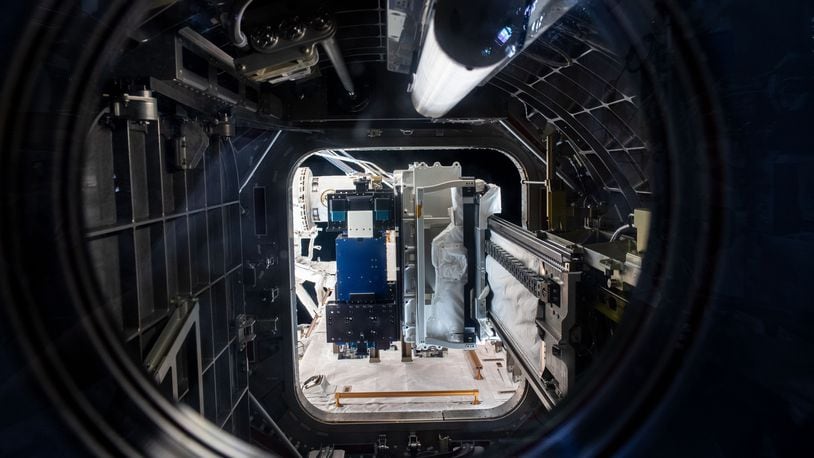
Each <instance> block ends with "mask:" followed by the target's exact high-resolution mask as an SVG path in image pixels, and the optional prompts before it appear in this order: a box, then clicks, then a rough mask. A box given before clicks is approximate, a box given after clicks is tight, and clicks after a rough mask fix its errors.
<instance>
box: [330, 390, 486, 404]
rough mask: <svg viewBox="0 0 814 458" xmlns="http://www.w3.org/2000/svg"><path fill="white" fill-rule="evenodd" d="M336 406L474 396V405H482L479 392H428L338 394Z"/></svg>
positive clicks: (351, 392)
mask: <svg viewBox="0 0 814 458" xmlns="http://www.w3.org/2000/svg"><path fill="white" fill-rule="evenodd" d="M334 394H335V396H336V406H337V407H342V404H341V403H340V402H339V401H340V399H342V398H344V399H362V398H427V397H446V396H472V405H478V404H480V400H479V399H478V395H479V394H480V391H478V390H427V391H358V392H353V391H350V392H347V393H342V392H336V393H334Z"/></svg>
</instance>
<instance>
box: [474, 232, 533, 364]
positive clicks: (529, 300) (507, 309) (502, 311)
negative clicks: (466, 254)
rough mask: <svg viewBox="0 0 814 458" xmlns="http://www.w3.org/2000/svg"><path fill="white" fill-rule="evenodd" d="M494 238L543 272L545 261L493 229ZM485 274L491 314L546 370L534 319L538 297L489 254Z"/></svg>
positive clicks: (528, 354) (530, 357)
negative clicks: (489, 291) (489, 292)
mask: <svg viewBox="0 0 814 458" xmlns="http://www.w3.org/2000/svg"><path fill="white" fill-rule="evenodd" d="M491 240H492V242H494V243H495V244H497V245H498V246H500V247H501V248H503V249H504V250H506V251H507V252H508V253H509V254H511V255H512V256H514V257H515V258H517V259H519V260H520V261H522V262H523V263H524V264H525V265H526V266H527V267H529V268H530V269H532V270H534V271H535V272H542V269H543V266H542V263H541V262H540V261H539V260H538V259H537V258H534V257H533V256H530V255H529V254H528V253H526V252H525V251H523V250H522V249H521V248H519V247H518V246H517V245H515V244H513V243H511V242H509V241H508V240H506V239H504V238H502V237H500V236H499V235H497V234H495V233H494V232H492V235H491ZM486 275H487V280H488V282H489V287H490V288H491V289H492V294H493V295H492V303H491V304H492V305H491V307H492V308H491V310H492V314H494V315H495V317H497V319H498V320H500V322H501V323H502V324H503V326H504V329H505V331H506V332H507V333H509V334H510V337H511V338H512V340H514V342H515V343H517V344H518V345H519V346H520V351H522V352H523V354H524V355H525V356H526V359H528V360H529V361H530V362H531V363H532V364H533V365H534V366H535V368H536V369H537V371H538V373H542V371H543V363H542V361H541V357H540V355H541V351H542V346H543V341H542V340H541V339H540V335H539V334H538V332H537V325H536V324H535V323H534V319H535V318H536V317H537V304H538V299H537V297H536V296H534V295H533V294H532V293H531V292H530V291H529V290H528V289H526V287H525V286H523V284H522V283H520V282H519V281H517V279H515V278H514V277H513V276H512V274H510V273H509V272H508V271H507V270H506V269H504V268H503V266H501V265H500V264H499V263H498V262H497V261H495V259H494V258H492V257H491V256H487V257H486Z"/></svg>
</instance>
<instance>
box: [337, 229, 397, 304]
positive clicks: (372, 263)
mask: <svg viewBox="0 0 814 458" xmlns="http://www.w3.org/2000/svg"><path fill="white" fill-rule="evenodd" d="M388 294H389V289H388V287H387V251H386V248H385V238H384V237H372V238H348V237H346V236H344V235H342V236H339V237H337V238H336V300H337V301H338V302H351V300H353V302H357V301H370V299H371V297H370V296H371V295H373V296H374V297H375V300H384V299H387V296H388ZM351 295H353V297H351Z"/></svg>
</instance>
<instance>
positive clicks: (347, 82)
mask: <svg viewBox="0 0 814 458" xmlns="http://www.w3.org/2000/svg"><path fill="white" fill-rule="evenodd" d="M322 48H323V49H324V50H325V54H327V55H328V59H331V63H332V64H333V66H334V68H335V69H336V75H337V76H339V80H340V81H342V86H344V87H345V90H346V91H348V94H349V95H351V96H353V95H354V94H355V90H354V88H353V80H352V79H351V78H350V73H349V72H348V67H346V66H345V60H344V59H343V58H342V53H341V52H340V51H339V45H337V44H336V40H334V37H330V38H328V39H325V40H323V41H322Z"/></svg>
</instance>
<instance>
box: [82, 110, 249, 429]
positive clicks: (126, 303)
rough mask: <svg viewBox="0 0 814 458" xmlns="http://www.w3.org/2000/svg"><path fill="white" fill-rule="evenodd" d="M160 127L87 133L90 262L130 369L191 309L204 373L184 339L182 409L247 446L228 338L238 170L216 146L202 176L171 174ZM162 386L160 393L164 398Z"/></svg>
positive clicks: (241, 362) (235, 268)
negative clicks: (180, 308)
mask: <svg viewBox="0 0 814 458" xmlns="http://www.w3.org/2000/svg"><path fill="white" fill-rule="evenodd" d="M165 122H166V118H164V117H162V118H161V119H160V120H159V121H158V122H149V123H140V122H134V121H128V120H126V119H113V118H110V117H108V116H107V115H102V116H101V118H100V122H99V123H97V124H96V125H94V126H93V128H92V130H91V131H90V133H89V136H88V140H87V148H86V150H87V153H86V154H87V156H86V158H85V164H84V177H83V183H82V193H83V195H82V198H83V202H84V212H85V215H84V217H85V225H86V236H87V241H88V244H89V248H90V254H91V257H92V260H93V262H94V266H95V271H96V275H97V278H98V280H99V285H100V287H101V289H102V291H103V293H104V297H105V299H106V303H107V306H108V310H109V311H110V314H111V316H112V318H113V323H114V325H115V326H116V327H117V328H118V330H119V331H120V332H121V334H122V336H123V339H124V341H125V342H126V344H125V345H126V349H127V351H128V352H129V353H130V356H131V357H132V358H133V359H134V360H135V361H138V362H142V361H143V360H144V358H145V357H146V356H147V354H148V353H149V352H150V350H151V348H152V346H153V344H154V343H155V341H156V339H157V338H158V336H159V334H160V333H161V331H162V329H163V328H164V327H165V325H166V324H167V322H168V321H169V320H170V317H171V314H172V312H173V310H174V308H175V305H174V304H175V303H177V301H178V300H181V299H183V298H194V299H197V301H198V307H199V313H200V343H201V364H200V366H198V364H197V358H195V357H194V356H195V353H196V351H195V342H194V337H192V336H191V337H190V338H189V339H187V341H185V343H184V346H185V348H184V349H183V350H182V351H181V352H179V355H178V359H177V361H176V363H177V374H176V375H177V376H178V397H179V400H180V401H181V402H183V403H185V404H188V405H190V406H191V407H192V408H194V409H196V410H198V411H202V412H203V414H204V415H205V416H206V418H208V419H209V420H211V421H212V422H213V423H215V424H216V425H218V426H220V427H222V428H223V429H224V430H226V431H229V432H232V433H234V434H236V435H237V436H239V437H242V438H246V439H248V438H249V435H250V428H249V423H248V422H249V404H248V396H247V393H248V374H247V361H246V353H245V352H241V351H240V348H239V345H238V343H237V342H236V330H235V327H234V322H235V316H236V315H238V314H240V313H243V311H244V298H243V289H242V285H241V272H240V265H241V264H242V259H241V249H240V246H241V244H240V236H241V232H240V224H241V221H240V208H239V206H238V176H237V166H236V160H235V159H236V158H235V156H234V154H233V151H232V149H231V148H230V147H229V145H228V144H227V143H223V142H219V141H218V140H217V139H216V137H213V138H212V139H211V141H210V146H209V147H208V149H207V150H206V151H205V153H204V156H203V159H202V160H201V161H200V163H199V164H198V165H197V167H195V168H193V169H189V170H178V169H173V168H172V167H171V166H170V163H171V161H170V158H169V157H168V155H169V152H168V148H167V147H166V146H167V142H168V139H167V137H166V136H165V135H164V133H165V131H164V130H162V128H161V126H162V123H165ZM237 133H238V135H240V133H241V130H240V129H238V132H237ZM190 352H191V353H190ZM199 373H200V375H201V379H202V382H203V386H198V383H197V380H198V374H199ZM168 383H171V382H169V381H167V382H165V383H164V384H162V385H161V386H162V389H166V391H165V392H166V393H167V394H168V395H169V394H170V392H171V390H170V389H169V387H168V386H167V384H168ZM199 390H202V391H203V393H202V394H203V396H202V399H203V404H202V405H201V403H200V401H199V399H200V398H199V393H200V391H199Z"/></svg>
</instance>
